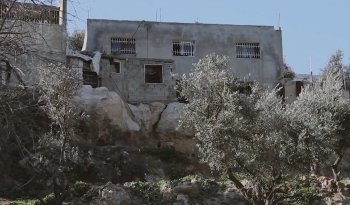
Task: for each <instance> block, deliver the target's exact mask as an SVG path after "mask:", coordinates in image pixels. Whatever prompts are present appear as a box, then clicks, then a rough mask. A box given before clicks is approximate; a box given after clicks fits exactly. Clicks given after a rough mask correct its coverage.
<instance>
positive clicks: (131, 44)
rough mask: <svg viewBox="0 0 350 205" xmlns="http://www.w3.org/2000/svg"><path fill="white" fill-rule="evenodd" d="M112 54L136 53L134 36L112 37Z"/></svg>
mask: <svg viewBox="0 0 350 205" xmlns="http://www.w3.org/2000/svg"><path fill="white" fill-rule="evenodd" d="M111 53H112V54H135V53H136V52H135V39H133V38H112V39H111Z"/></svg>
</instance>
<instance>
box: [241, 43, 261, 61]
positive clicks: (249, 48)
mask: <svg viewBox="0 0 350 205" xmlns="http://www.w3.org/2000/svg"><path fill="white" fill-rule="evenodd" d="M236 57H237V58H260V44H259V43H236Z"/></svg>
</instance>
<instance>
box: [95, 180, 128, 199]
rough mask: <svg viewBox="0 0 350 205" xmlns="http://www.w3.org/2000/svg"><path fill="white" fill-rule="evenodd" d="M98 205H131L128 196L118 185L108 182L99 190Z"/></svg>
mask: <svg viewBox="0 0 350 205" xmlns="http://www.w3.org/2000/svg"><path fill="white" fill-rule="evenodd" d="M100 196H101V199H100V205H131V204H132V201H131V196H130V194H129V193H128V192H127V191H126V190H125V189H124V188H123V187H122V186H120V185H114V184H112V183H111V182H108V183H107V184H106V185H105V186H104V187H103V188H102V190H100Z"/></svg>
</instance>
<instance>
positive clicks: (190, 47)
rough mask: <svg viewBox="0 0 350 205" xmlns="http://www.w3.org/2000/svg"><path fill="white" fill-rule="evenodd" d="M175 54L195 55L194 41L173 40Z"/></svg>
mask: <svg viewBox="0 0 350 205" xmlns="http://www.w3.org/2000/svg"><path fill="white" fill-rule="evenodd" d="M173 55H174V56H194V41H173Z"/></svg>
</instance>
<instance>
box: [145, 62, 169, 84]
mask: <svg viewBox="0 0 350 205" xmlns="http://www.w3.org/2000/svg"><path fill="white" fill-rule="evenodd" d="M155 65H157V66H162V82H160V83H148V82H146V66H155ZM143 76H144V82H145V84H164V65H163V64H160V63H145V64H144V65H143Z"/></svg>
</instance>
